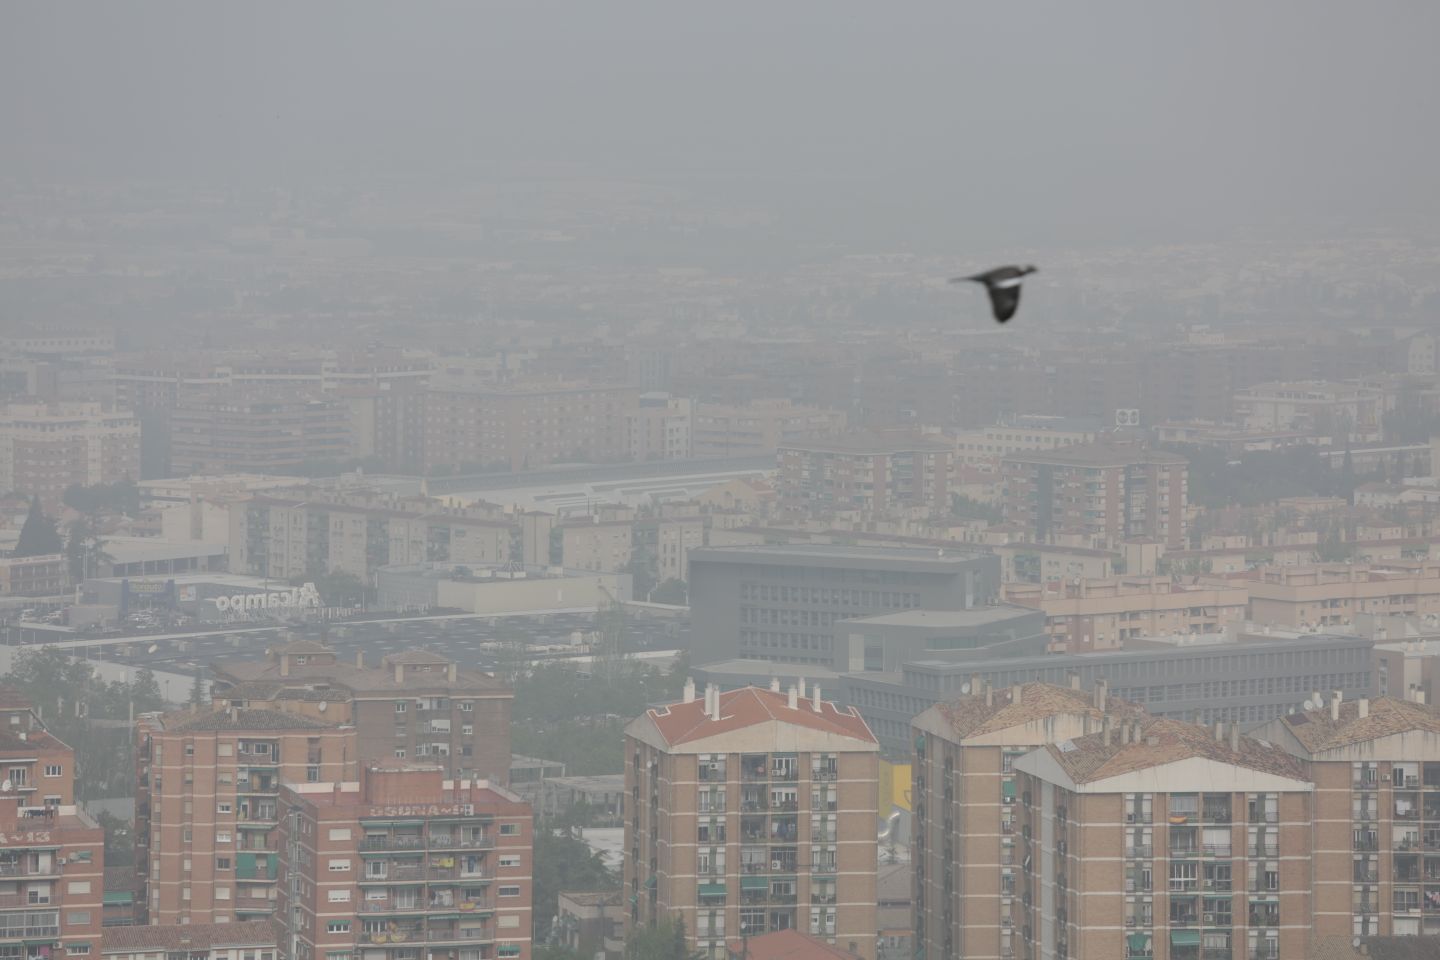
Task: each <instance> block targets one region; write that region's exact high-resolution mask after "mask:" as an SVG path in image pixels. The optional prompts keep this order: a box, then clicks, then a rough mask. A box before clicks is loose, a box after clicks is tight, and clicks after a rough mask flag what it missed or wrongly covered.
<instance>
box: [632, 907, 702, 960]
mask: <svg viewBox="0 0 1440 960" xmlns="http://www.w3.org/2000/svg"><path fill="white" fill-rule="evenodd" d="M694 956H695V954H692V953H691V952H690V951H687V950H686V949H685V921H683V920H681V919H680V918H679V917H665V918H664V919H662V920H659V921H657V922H655V923H654V924H652V925H650V926H648V927H636V928H635V929H634V930H632V931H631V932H630V937H629V939H627V940H626V941H625V960H691V958H692V957H694Z"/></svg>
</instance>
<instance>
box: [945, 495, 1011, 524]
mask: <svg viewBox="0 0 1440 960" xmlns="http://www.w3.org/2000/svg"><path fill="white" fill-rule="evenodd" d="M950 515H951V516H953V517H958V518H960V519H962V520H986V521H988V522H990V523H1000V522H1001V521H1003V520H1004V517H1003V516H1002V515H1001V513H1000V509H999V508H998V507H994V506H991V505H990V504H988V503H981V502H980V501H979V500H975V499H973V498H971V497H967V496H965V494H963V493H952V494H950Z"/></svg>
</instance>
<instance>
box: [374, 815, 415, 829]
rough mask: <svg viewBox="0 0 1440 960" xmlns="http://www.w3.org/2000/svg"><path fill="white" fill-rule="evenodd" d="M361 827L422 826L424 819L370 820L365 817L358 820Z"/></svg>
mask: <svg viewBox="0 0 1440 960" xmlns="http://www.w3.org/2000/svg"><path fill="white" fill-rule="evenodd" d="M360 825H361V826H362V827H423V826H425V821H424V820H371V819H370V818H369V817H365V818H363V819H362V820H361V821H360Z"/></svg>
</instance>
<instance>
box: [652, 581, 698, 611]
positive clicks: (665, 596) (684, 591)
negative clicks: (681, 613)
mask: <svg viewBox="0 0 1440 960" xmlns="http://www.w3.org/2000/svg"><path fill="white" fill-rule="evenodd" d="M689 593H690V587H689V585H688V584H686V583H685V581H684V580H677V579H676V578H675V577H671V578H670V579H669V580H665V581H663V582H662V583H661V584H660V585H659V586H657V587H656V588H655V589H654V590H652V591H651V592H650V593H649V597H650V600H651V601H652V602H654V603H671V604H674V605H676V606H679V607H683V606H684V605H685V603H686V602H687V597H688V596H689Z"/></svg>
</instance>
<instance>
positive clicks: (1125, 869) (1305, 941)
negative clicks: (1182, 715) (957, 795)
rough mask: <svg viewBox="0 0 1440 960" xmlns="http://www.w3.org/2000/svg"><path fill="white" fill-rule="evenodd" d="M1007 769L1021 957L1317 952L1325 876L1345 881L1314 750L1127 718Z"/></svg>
mask: <svg viewBox="0 0 1440 960" xmlns="http://www.w3.org/2000/svg"><path fill="white" fill-rule="evenodd" d="M1014 770H1015V791H1016V794H1017V797H1016V802H1015V804H1014V808H1015V811H1016V816H1015V819H1016V830H1017V834H1018V842H1017V846H1016V850H1015V857H1016V859H1017V861H1018V862H1019V870H1018V871H1017V874H1018V876H1017V881H1016V883H1017V898H1016V907H1017V910H1016V913H1015V915H1014V918H1013V920H1012V928H1013V930H1014V954H1015V956H1017V957H1033V958H1042V957H1044V958H1055V960H1059V958H1066V957H1076V958H1079V957H1158V958H1168V960H1201V958H1205V957H1212V958H1213V957H1232V958H1233V957H1239V956H1244V957H1250V958H1254V960H1262V958H1284V957H1297V958H1300V957H1309V956H1311V954H1310V952H1309V947H1310V943H1311V926H1312V923H1314V921H1315V911H1316V909H1317V907H1318V906H1319V903H1318V898H1317V896H1316V890H1317V885H1318V884H1319V883H1321V882H1323V880H1324V879H1325V878H1326V877H1327V876H1328V877H1333V878H1336V880H1337V881H1338V882H1340V883H1343V884H1345V886H1346V887H1347V893H1348V886H1349V880H1350V876H1349V867H1350V864H1349V863H1348V860H1349V856H1348V850H1347V851H1346V854H1347V855H1346V857H1345V859H1346V861H1347V862H1346V863H1344V864H1341V863H1339V862H1336V863H1335V864H1334V869H1333V871H1331V872H1329V873H1327V872H1325V871H1323V870H1321V869H1318V867H1319V864H1318V863H1315V862H1314V860H1313V859H1312V857H1316V856H1319V850H1318V848H1317V847H1316V846H1315V845H1314V838H1312V836H1311V830H1310V828H1311V823H1312V818H1313V817H1315V815H1316V813H1317V812H1318V811H1317V806H1316V804H1317V803H1318V794H1317V793H1316V791H1315V786H1314V785H1313V784H1312V783H1311V781H1310V778H1309V776H1308V775H1307V773H1306V770H1305V765H1304V764H1303V763H1301V762H1300V761H1299V760H1298V759H1297V758H1296V757H1294V756H1292V755H1291V754H1290V753H1288V752H1286V751H1285V750H1283V749H1281V748H1280V747H1278V746H1275V745H1274V744H1272V743H1269V742H1266V741H1262V740H1252V739H1250V738H1249V737H1241V736H1239V735H1238V733H1237V732H1235V731H1234V730H1233V728H1232V729H1229V730H1226V729H1221V728H1215V729H1213V730H1212V729H1208V728H1206V727H1203V726H1199V725H1197V724H1191V723H1184V722H1181V721H1179V720H1171V719H1161V718H1143V719H1134V720H1121V721H1119V722H1118V724H1117V723H1111V724H1108V725H1106V726H1105V728H1104V729H1103V730H1102V731H1098V732H1096V731H1091V732H1087V733H1084V734H1082V735H1078V736H1071V737H1059V738H1057V739H1055V740H1052V741H1050V742H1049V743H1047V744H1045V745H1043V746H1041V747H1040V748H1039V749H1036V750H1034V751H1032V752H1030V753H1028V754H1026V755H1025V756H1023V757H1020V758H1018V759H1016V760H1015V762H1014ZM1340 839H1343V831H1341V834H1340ZM1337 859H1338V858H1337ZM962 898H963V899H964V900H965V902H966V903H967V904H968V902H969V898H968V897H967V896H965V895H964V893H963V892H962ZM970 955H971V956H973V954H970Z"/></svg>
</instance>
